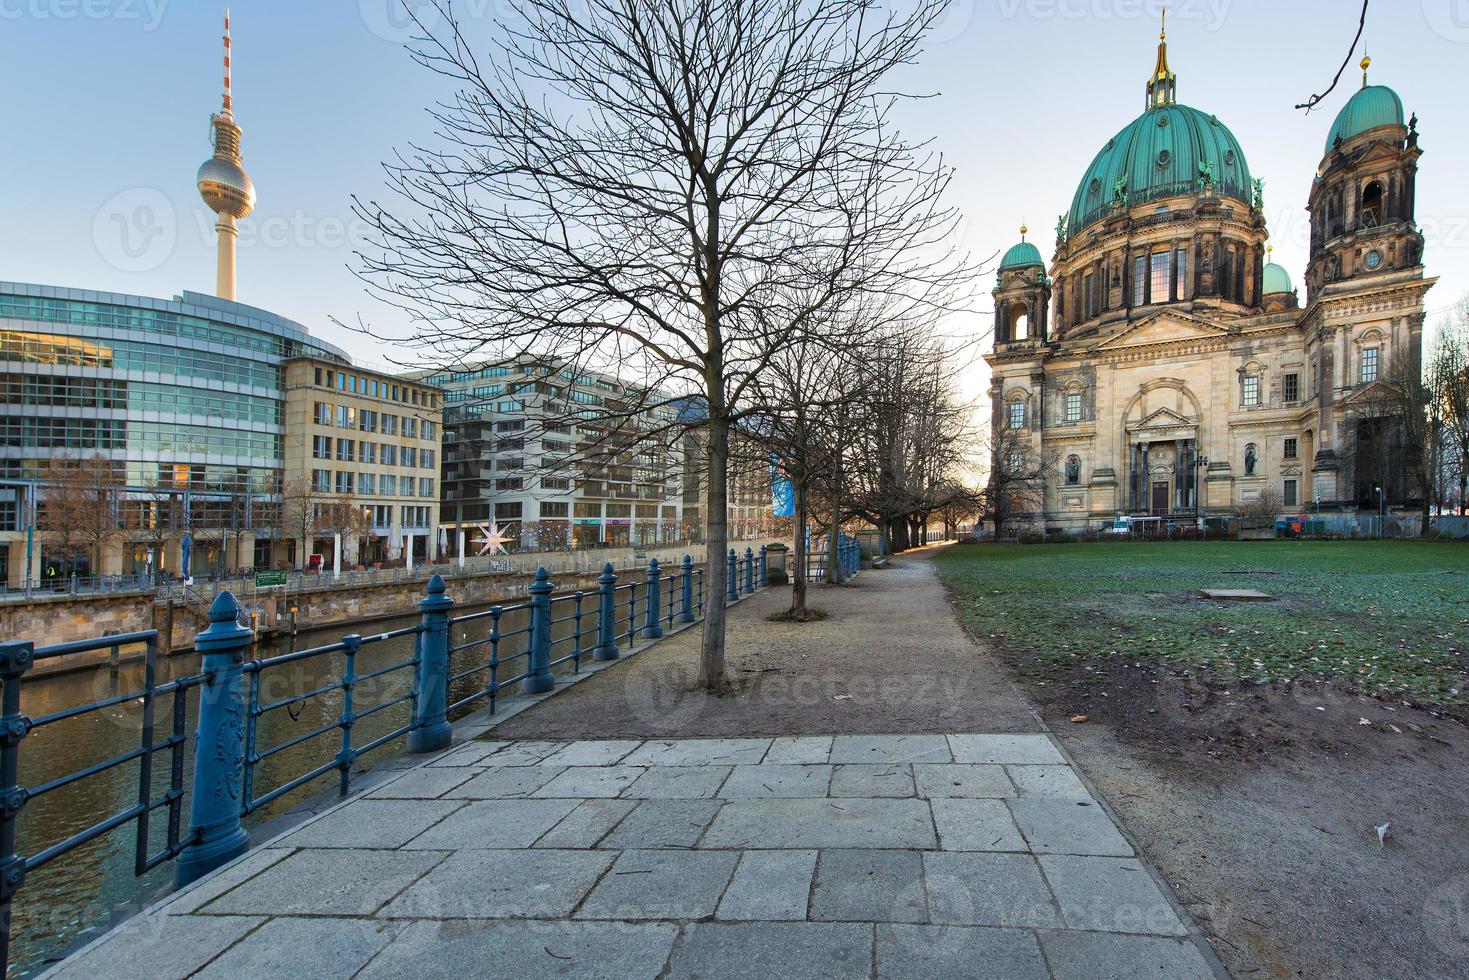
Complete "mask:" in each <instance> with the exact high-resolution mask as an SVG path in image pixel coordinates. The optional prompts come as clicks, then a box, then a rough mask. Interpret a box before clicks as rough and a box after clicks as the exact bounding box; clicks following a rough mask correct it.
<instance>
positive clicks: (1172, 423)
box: [1127, 408, 1198, 434]
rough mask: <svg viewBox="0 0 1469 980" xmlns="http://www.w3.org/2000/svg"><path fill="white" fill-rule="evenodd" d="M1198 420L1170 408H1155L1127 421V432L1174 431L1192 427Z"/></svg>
mask: <svg viewBox="0 0 1469 980" xmlns="http://www.w3.org/2000/svg"><path fill="white" fill-rule="evenodd" d="M1197 425H1198V422H1197V421H1196V420H1194V419H1191V418H1189V417H1188V416H1186V415H1180V414H1179V413H1178V412H1175V411H1174V410H1173V409H1171V408H1157V409H1154V410H1153V411H1151V412H1149V413H1148V414H1147V415H1145V416H1144V417H1143V418H1142V419H1140V420H1139V421H1137V422H1129V423H1127V431H1128V432H1129V433H1133V434H1136V433H1143V432H1160V433H1176V432H1178V431H1179V430H1182V429H1193V428H1195V427H1197Z"/></svg>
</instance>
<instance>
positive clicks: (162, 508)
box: [127, 479, 184, 570]
mask: <svg viewBox="0 0 1469 980" xmlns="http://www.w3.org/2000/svg"><path fill="white" fill-rule="evenodd" d="M128 503H129V506H128V513H129V514H130V515H131V516H130V519H129V520H128V522H127V523H128V525H129V527H130V528H131V530H132V531H133V532H134V533H136V534H137V535H138V537H140V538H141V539H142V540H144V541H146V542H147V543H148V548H149V550H151V551H152V552H153V555H154V558H153V568H154V569H155V570H157V569H158V568H161V567H162V565H163V555H164V551H165V549H167V547H168V545H169V543H170V542H172V541H174V540H175V539H177V538H179V537H181V536H182V535H183V532H184V507H183V492H182V489H181V488H179V487H177V486H175V485H174V484H172V483H168V482H164V481H161V480H156V479H155V480H149V481H147V482H146V483H144V484H143V486H142V487H140V488H139V489H138V490H137V491H136V492H135V493H134V494H132V499H131V500H130V501H129V502H128Z"/></svg>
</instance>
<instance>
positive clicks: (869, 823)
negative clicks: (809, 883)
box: [699, 799, 938, 849]
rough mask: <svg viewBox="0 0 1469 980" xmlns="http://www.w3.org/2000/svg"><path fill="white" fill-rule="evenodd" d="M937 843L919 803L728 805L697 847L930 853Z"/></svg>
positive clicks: (856, 801)
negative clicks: (915, 850)
mask: <svg viewBox="0 0 1469 980" xmlns="http://www.w3.org/2000/svg"><path fill="white" fill-rule="evenodd" d="M937 844H938V841H937V839H936V837H935V835H934V830H933V818H932V815H931V813H930V811H929V809H928V805H927V804H926V803H924V802H923V801H921V800H863V799H839V800H782V799H773V800H730V801H729V802H727V803H725V804H724V807H723V809H721V810H720V811H719V814H718V816H716V817H715V818H714V823H713V824H711V825H710V827H709V832H708V833H706V834H705V835H704V839H703V840H702V841H701V842H700V844H699V846H700V847H723V848H738V849H743V848H752V847H781V848H784V847H794V848H809V847H815V848H821V847H900V848H931V847H936V846H937Z"/></svg>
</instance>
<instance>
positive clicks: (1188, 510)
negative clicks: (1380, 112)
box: [986, 45, 1434, 530]
mask: <svg viewBox="0 0 1469 980" xmlns="http://www.w3.org/2000/svg"><path fill="white" fill-rule="evenodd" d="M1158 64H1159V68H1158V69H1156V70H1155V75H1154V77H1153V78H1150V80H1149V87H1148V105H1147V109H1146V111H1145V112H1144V114H1143V115H1142V116H1140V117H1139V118H1138V119H1137V120H1136V121H1134V122H1133V123H1132V124H1130V125H1129V127H1128V128H1127V129H1124V130H1123V131H1122V132H1121V133H1119V134H1118V136H1117V138H1116V139H1114V140H1113V141H1111V142H1109V143H1108V144H1107V146H1106V147H1104V148H1103V150H1102V152H1101V153H1099V154H1098V157H1097V159H1096V161H1094V163H1093V165H1092V167H1091V169H1090V170H1089V171H1088V172H1087V176H1086V177H1085V178H1084V179H1083V183H1082V186H1081V187H1080V188H1078V191H1077V196H1076V202H1077V203H1076V204H1074V205H1073V209H1072V212H1071V214H1070V216H1069V219H1068V217H1067V216H1063V217H1062V219H1061V221H1060V222H1058V225H1057V238H1056V245H1055V252H1054V256H1053V258H1052V261H1051V265H1050V268H1049V272H1048V270H1047V269H1046V268H1045V267H1044V266H1043V265H1042V264H1041V262H1040V259H1039V253H1037V252H1035V250H1034V249H1033V248H1032V247H1031V246H1028V245H1026V244H1024V243H1022V245H1020V246H1017V247H1016V248H1014V249H1011V251H1010V252H1009V253H1007V254H1006V258H1005V261H1004V262H1002V264H1001V267H1000V272H999V275H998V279H997V282H996V285H995V288H994V291H993V296H994V300H995V324H996V327H995V344H994V347H993V349H992V350H991V351H990V353H989V354H988V355H987V358H986V359H987V360H988V362H989V364H990V367H991V371H992V383H991V388H990V399H991V405H992V411H993V418H992V425H993V431H994V433H995V434H996V438H995V440H994V444H995V454H994V459H993V460H992V466H993V467H994V468H995V472H996V473H998V474H1006V475H1008V476H1010V477H1012V478H1013V477H1016V476H1021V477H1023V479H1022V480H1020V481H1014V480H1013V479H1012V480H1011V481H1007V483H1013V482H1018V483H1019V484H1020V485H1023V486H1025V487H1027V490H1026V491H1025V497H1026V500H1025V502H1024V504H1023V505H1021V506H1018V507H1016V508H1014V510H1017V511H1019V513H1018V514H1017V520H1016V523H1017V524H1018V525H1020V526H1026V525H1038V524H1040V523H1042V522H1043V523H1044V524H1046V525H1048V526H1051V527H1061V528H1068V529H1073V530H1080V529H1085V528H1089V527H1095V526H1097V525H1098V524H1099V523H1100V522H1102V521H1104V520H1108V519H1112V518H1115V517H1116V516H1118V515H1120V514H1137V515H1157V516H1161V517H1164V518H1166V519H1169V520H1179V519H1194V518H1197V517H1200V516H1204V515H1208V514H1220V513H1227V512H1229V511H1231V510H1232V509H1234V508H1236V507H1238V506H1241V505H1244V504H1248V503H1249V502H1250V501H1252V500H1258V499H1259V498H1261V497H1262V495H1264V496H1266V498H1267V499H1270V500H1275V501H1278V502H1279V506H1280V509H1281V510H1282V511H1286V512H1288V511H1296V510H1304V509H1314V508H1317V507H1319V508H1321V509H1339V510H1353V509H1356V508H1358V507H1363V508H1366V507H1370V508H1371V509H1373V510H1375V509H1377V507H1378V506H1385V507H1387V508H1389V509H1391V508H1392V507H1394V506H1406V505H1408V504H1409V502H1410V496H1411V494H1412V492H1413V490H1414V488H1412V487H1411V486H1409V485H1407V483H1406V480H1405V477H1404V474H1403V472H1402V467H1401V465H1400V464H1395V463H1394V456H1393V454H1394V452H1395V451H1397V450H1395V449H1394V445H1393V442H1392V436H1391V432H1390V424H1388V423H1384V421H1383V419H1382V416H1383V415H1384V409H1383V407H1382V401H1381V399H1380V398H1379V397H1378V396H1379V395H1380V391H1381V389H1382V388H1383V385H1382V382H1383V380H1384V379H1386V378H1389V377H1391V376H1392V375H1393V374H1394V373H1395V372H1416V371H1417V370H1418V369H1419V365H1420V360H1421V348H1422V328H1423V319H1424V295H1425V293H1426V292H1427V290H1428V289H1429V288H1430V287H1431V286H1432V285H1433V282H1434V280H1433V279H1429V278H1425V277H1424V275H1423V266H1422V252H1423V239H1422V235H1421V234H1420V233H1419V231H1418V228H1417V226H1416V224H1415V222H1414V217H1413V205H1414V201H1413V196H1414V195H1413V188H1414V180H1415V175H1416V171H1417V160H1418V157H1419V155H1420V150H1419V149H1418V145H1417V143H1418V134H1417V121H1416V118H1414V119H1412V120H1410V121H1409V122H1408V123H1407V124H1404V123H1403V121H1402V119H1401V107H1400V103H1399V102H1397V96H1396V94H1394V93H1391V90H1387V89H1383V88H1382V87H1381V86H1375V87H1368V86H1367V84H1366V77H1365V65H1364V77H1363V88H1362V90H1361V91H1360V92H1359V93H1358V95H1357V96H1354V97H1353V99H1352V100H1351V101H1350V102H1349V105H1348V107H1347V108H1345V109H1343V111H1342V115H1341V116H1339V117H1338V122H1337V126H1336V127H1334V128H1333V131H1332V132H1333V139H1332V141H1331V144H1330V145H1329V146H1328V147H1327V152H1326V155H1325V157H1324V158H1323V159H1322V162H1321V165H1320V168H1319V170H1318V172H1317V174H1316V175H1315V177H1314V179H1313V181H1312V188H1311V193H1310V195H1309V198H1308V210H1309V211H1310V213H1311V223H1312V237H1311V255H1310V264H1309V267H1308V270H1307V273H1306V277H1305V281H1306V284H1307V287H1308V297H1307V301H1306V303H1305V305H1304V307H1302V306H1301V305H1300V303H1299V301H1298V299H1297V295H1296V293H1295V291H1294V289H1292V288H1291V286H1290V277H1289V275H1288V274H1287V273H1286V272H1285V270H1284V269H1282V268H1281V267H1280V266H1277V265H1273V264H1266V259H1267V257H1268V250H1267V245H1266V241H1267V239H1268V237H1269V232H1268V230H1267V228H1266V226H1265V219H1264V213H1263V204H1262V200H1261V198H1262V190H1261V184H1260V183H1259V182H1258V181H1254V180H1251V179H1250V177H1249V172H1248V170H1247V169H1246V166H1245V163H1244V160H1243V155H1242V151H1238V149H1237V147H1238V144H1236V143H1234V141H1233V137H1232V136H1231V135H1229V134H1228V131H1227V130H1224V128H1223V126H1222V124H1221V123H1219V121H1218V119H1217V118H1216V117H1213V116H1206V115H1204V114H1203V113H1200V112H1199V111H1198V110H1195V109H1190V108H1188V107H1185V106H1179V105H1177V104H1176V103H1174V101H1173V97H1172V93H1173V88H1172V86H1173V76H1172V74H1171V72H1169V71H1168V68H1167V58H1166V45H1160V50H1159V62H1158ZM1159 78H1166V79H1167V80H1168V86H1167V88H1166V90H1164V89H1163V88H1161V87H1160V88H1158V89H1156V90H1155V87H1154V82H1155V81H1156V80H1157V79H1159ZM1384 92H1385V93H1387V95H1383V94H1382V93H1384ZM1369 95H1370V96H1371V97H1372V98H1373V99H1375V100H1377V103H1378V104H1388V105H1389V106H1391V105H1393V104H1396V105H1397V106H1398V116H1397V117H1396V119H1393V118H1391V117H1389V118H1387V119H1385V120H1384V119H1382V118H1376V119H1368V120H1366V121H1365V122H1362V121H1361V120H1362V118H1363V117H1362V114H1361V113H1360V112H1359V113H1358V119H1359V124H1360V125H1365V126H1366V127H1367V128H1365V129H1362V130H1361V131H1360V132H1359V131H1355V130H1354V129H1353V127H1351V126H1350V125H1344V124H1343V119H1348V118H1349V114H1350V113H1349V110H1351V109H1352V108H1353V106H1354V104H1359V103H1360V102H1361V101H1363V100H1364V98H1365V97H1367V96H1369ZM1358 108H1360V105H1358ZM1170 122H1172V123H1173V128H1174V130H1176V131H1180V132H1181V131H1183V130H1184V128H1185V125H1187V126H1189V127H1193V128H1194V129H1196V130H1197V129H1205V130H1210V129H1212V130H1215V131H1216V132H1215V133H1214V135H1212V136H1211V139H1212V140H1213V142H1212V143H1210V142H1207V141H1201V140H1200V139H1199V138H1197V136H1196V135H1195V137H1194V138H1191V139H1188V140H1187V141H1186V145H1185V144H1179V146H1180V147H1181V148H1180V149H1176V150H1175V151H1173V152H1170V150H1169V149H1168V146H1169V145H1170V144H1169V143H1168V142H1167V138H1165V137H1160V136H1159V135H1158V134H1159V133H1161V132H1165V131H1167V128H1168V125H1169V123H1170ZM1219 131H1222V133H1223V135H1219ZM1160 140H1162V142H1160ZM1160 146H1162V147H1163V148H1162V149H1159V147H1160ZM1185 152H1187V153H1192V154H1195V155H1196V157H1197V158H1196V159H1193V158H1190V165H1191V169H1196V170H1197V175H1196V176H1192V175H1190V176H1189V177H1188V179H1182V180H1180V179H1176V178H1177V177H1178V175H1177V174H1176V173H1173V172H1172V171H1170V169H1169V168H1170V167H1173V166H1174V165H1175V164H1176V159H1175V157H1178V156H1182V155H1184V153H1185ZM1211 153H1213V154H1216V155H1217V157H1218V159H1215V158H1213V157H1211V156H1210V154H1211ZM1094 174H1101V175H1103V176H1104V177H1105V178H1106V180H1099V179H1098V177H1096V176H1093V175H1094ZM1159 174H1165V175H1166V178H1165V177H1159V176H1158V175H1159ZM1113 175H1115V176H1113ZM1103 184H1105V185H1106V186H1105V187H1104V186H1103ZM1106 191H1111V192H1112V197H1111V200H1110V204H1104V205H1101V206H1097V205H1096V200H1097V198H1098V195H1099V194H1103V195H1104V194H1105V192H1106ZM1385 426H1386V427H1385ZM1038 507H1039V508H1041V510H1040V511H1037V508H1038Z"/></svg>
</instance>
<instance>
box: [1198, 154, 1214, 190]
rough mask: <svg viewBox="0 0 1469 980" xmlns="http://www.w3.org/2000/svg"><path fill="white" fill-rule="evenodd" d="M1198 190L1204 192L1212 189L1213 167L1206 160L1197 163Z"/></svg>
mask: <svg viewBox="0 0 1469 980" xmlns="http://www.w3.org/2000/svg"><path fill="white" fill-rule="evenodd" d="M1199 188H1200V189H1201V190H1206V191H1209V190H1213V189H1214V165H1213V164H1212V163H1210V162H1209V161H1208V160H1200V161H1199Z"/></svg>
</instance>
